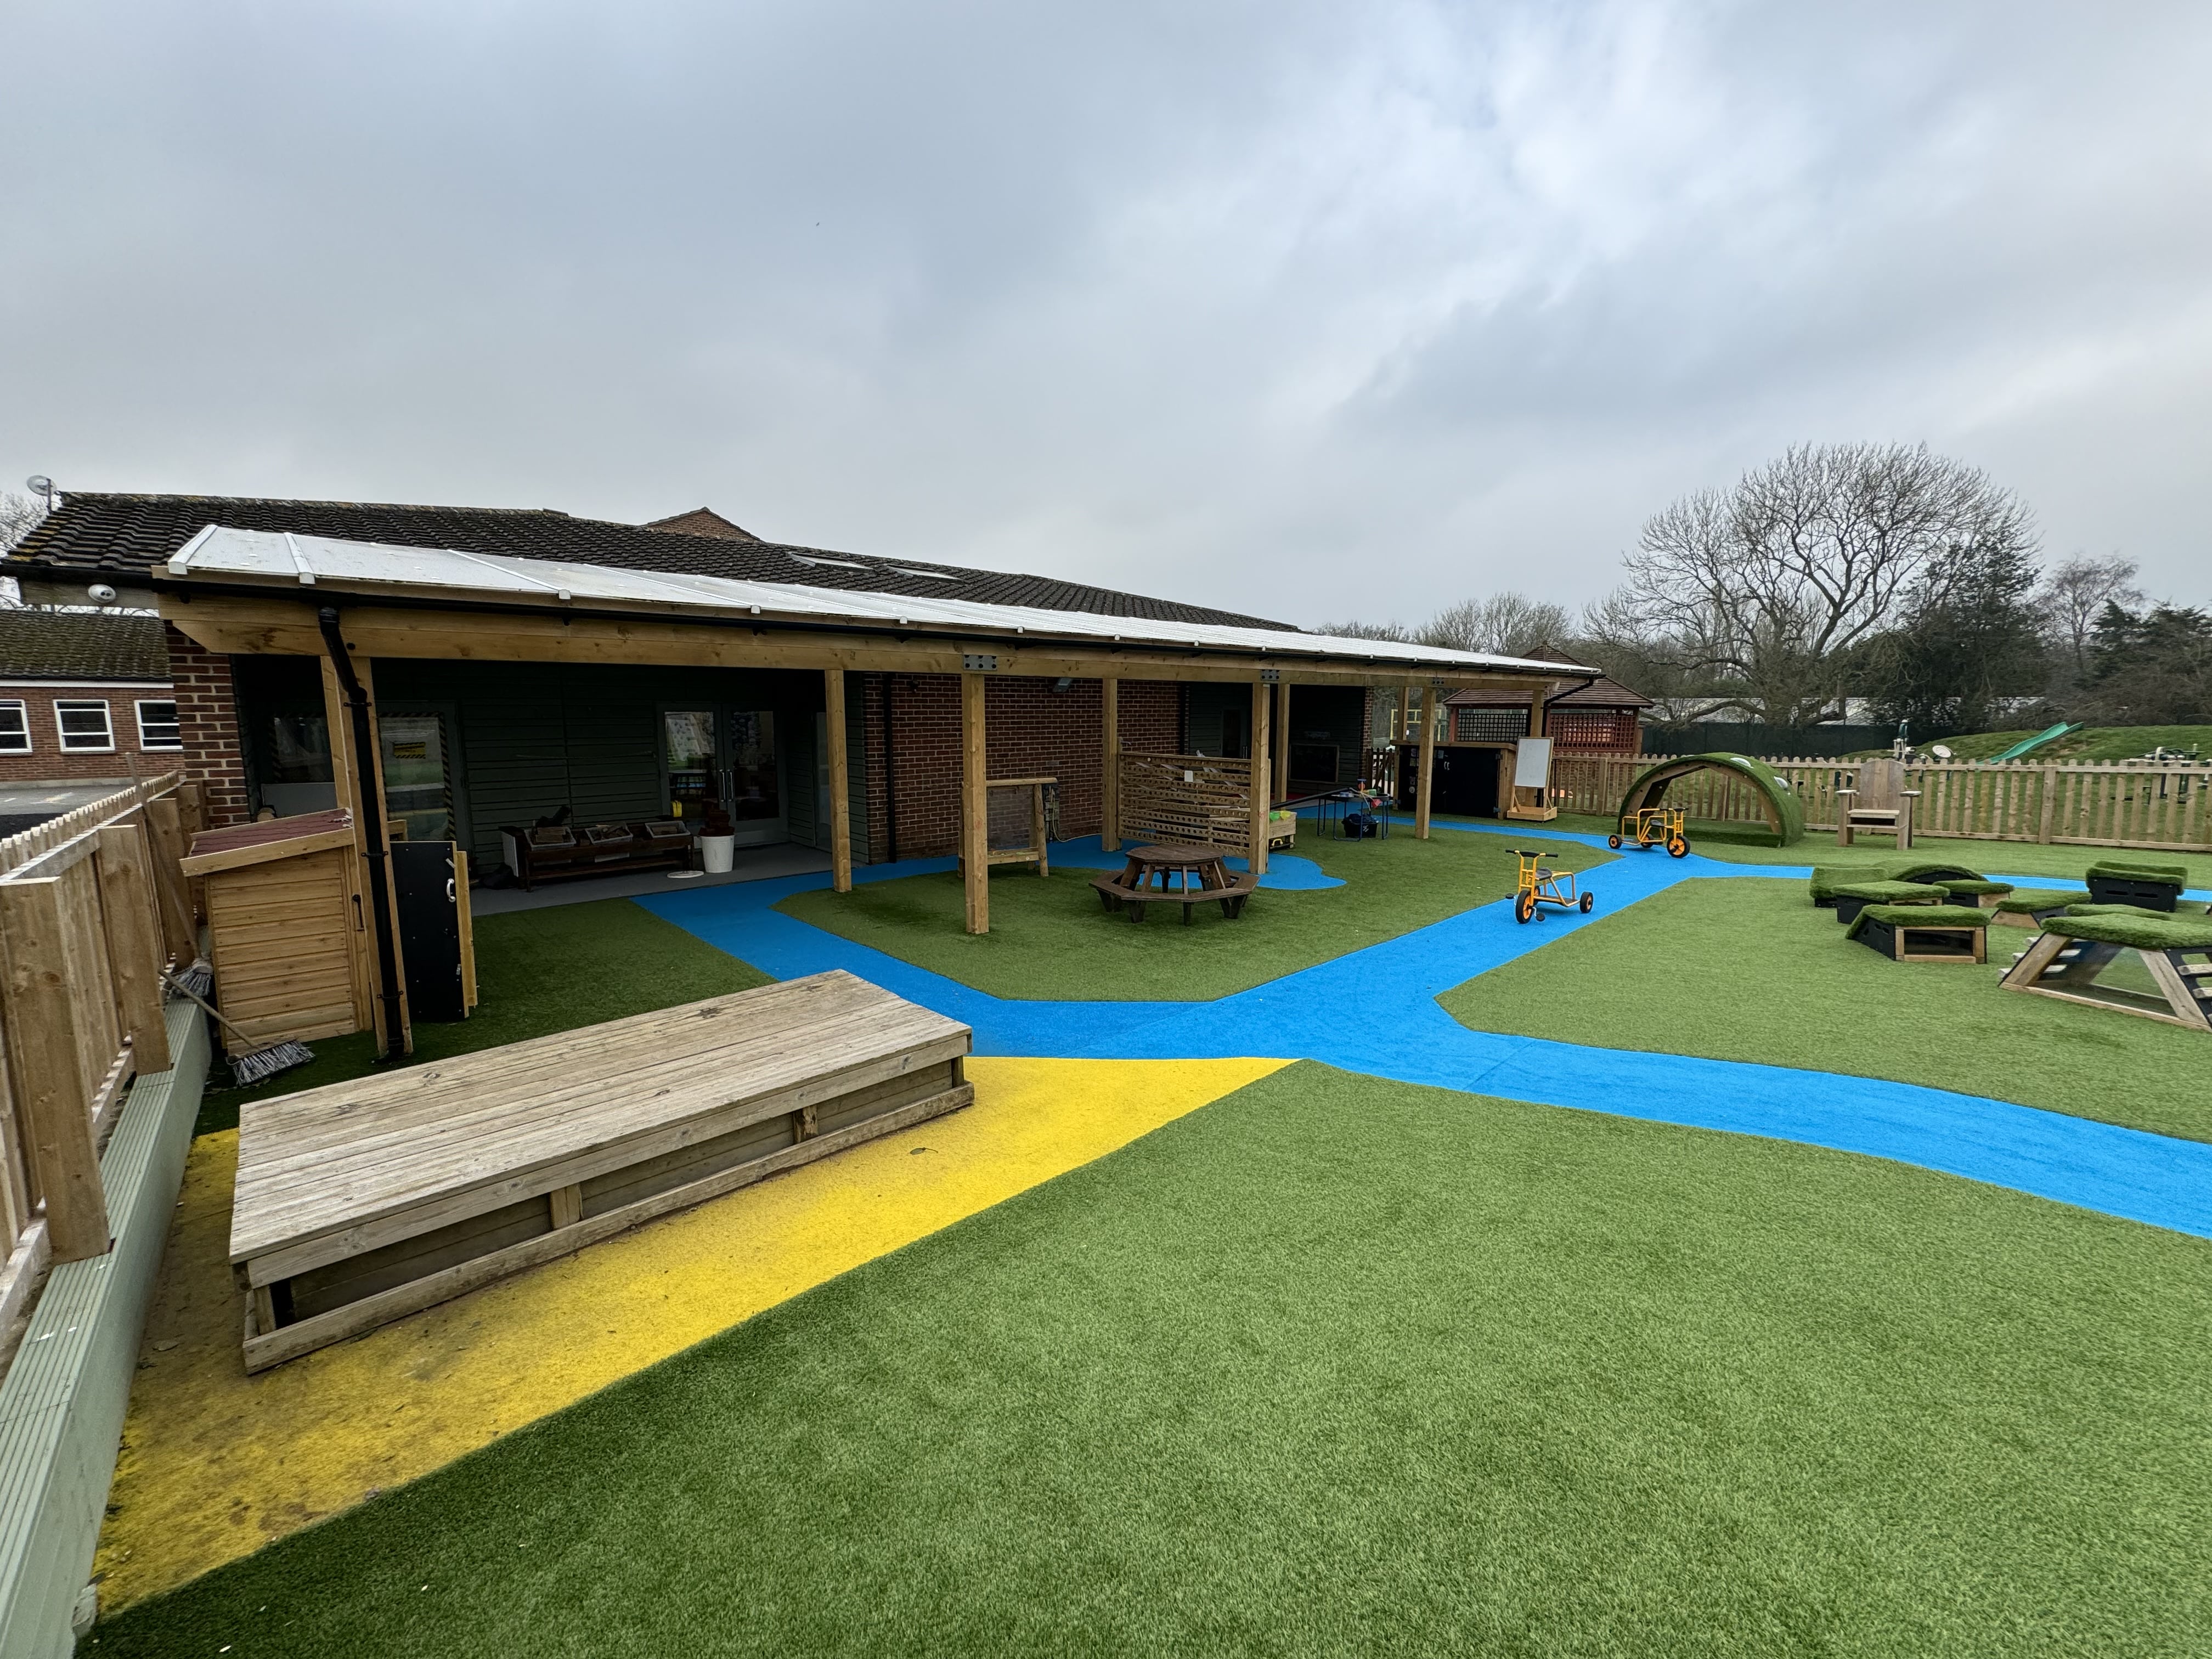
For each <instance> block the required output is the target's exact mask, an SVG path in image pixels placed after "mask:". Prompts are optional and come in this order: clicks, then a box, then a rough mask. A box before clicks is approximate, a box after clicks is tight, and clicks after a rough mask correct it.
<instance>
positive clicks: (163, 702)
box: [131, 697, 185, 755]
mask: <svg viewBox="0 0 2212 1659" xmlns="http://www.w3.org/2000/svg"><path fill="white" fill-rule="evenodd" d="M149 708H167V710H168V711H169V718H168V719H167V720H156V721H155V722H154V723H155V725H156V726H174V727H175V728H176V730H177V736H176V741H174V742H173V743H154V742H150V741H149V740H148V738H147V736H146V711H147V710H148V709H149ZM131 713H132V714H134V715H135V716H136V717H137V722H138V747H139V748H140V749H142V750H145V751H147V752H148V753H149V754H158V755H174V754H181V753H183V752H184V747H185V723H184V710H183V709H181V708H179V707H178V706H177V700H176V699H175V698H174V697H134V698H132V699H131Z"/></svg>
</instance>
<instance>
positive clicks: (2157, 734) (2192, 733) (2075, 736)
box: [1861, 726, 2212, 766]
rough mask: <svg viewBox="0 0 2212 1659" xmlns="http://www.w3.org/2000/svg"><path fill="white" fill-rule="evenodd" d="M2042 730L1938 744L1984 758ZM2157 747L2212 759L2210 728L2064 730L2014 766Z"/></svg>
mask: <svg viewBox="0 0 2212 1659" xmlns="http://www.w3.org/2000/svg"><path fill="white" fill-rule="evenodd" d="M2042 730H2044V727H2043V726H2036V727H2034V728H2033V730H2028V731H2019V732H1971V733H1969V734H1968V735H1966V736H1965V737H1962V738H1943V739H1942V744H1943V746H1944V747H1945V748H1946V749H1948V750H1950V751H1951V753H1952V755H1953V757H1954V758H1956V759H1959V760H1987V759H1989V757H1990V756H1992V755H2001V754H2002V753H2003V752H2004V751H2005V750H2008V749H2009V748H2011V747H2012V746H2013V744H2016V743H2018V742H2020V741H2021V739H2022V738H2032V737H2033V736H2034V735H2035V734H2036V732H2040V731H2042ZM1922 746H1923V749H1924V748H1925V747H1926V745H1925V744H1923V745H1922ZM2160 748H2163V749H2180V750H2189V749H2194V750H2197V754H2198V755H2199V756H2200V757H2202V756H2212V726H2084V727H2082V728H2081V730H2080V731H2079V732H2068V733H2067V734H2066V735H2065V736H2064V737H2063V738H2053V739H2051V742H2049V743H2046V744H2044V745H2043V747H2041V748H2040V749H2033V750H2029V751H2028V752H2027V754H2026V755H2023V756H2022V757H2021V765H2023V766H2035V765H2040V764H2041V763H2044V762H2045V761H2070V760H2106V761H2112V760H2134V759H2136V758H2137V757H2140V756H2143V755H2148V753H2150V751H2151V750H2154V749H2160ZM1861 753H1862V754H1863V756H1866V757H1875V758H1880V757H1886V756H1887V755H1888V754H1889V753H1890V751H1889V750H1887V749H1869V750H1862V751H1861Z"/></svg>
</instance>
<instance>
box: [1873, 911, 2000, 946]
mask: <svg viewBox="0 0 2212 1659" xmlns="http://www.w3.org/2000/svg"><path fill="white" fill-rule="evenodd" d="M1876 921H1878V922H1880V923H1881V925H1882V926H1883V927H1916V928H1917V927H1988V926H1989V925H1990V913H1989V912H1988V911H1986V910H1977V909H1975V908H1972V906H1970V905H1965V904H1869V905H1868V906H1867V908H1865V909H1863V910H1862V911H1860V912H1859V913H1858V915H1856V916H1853V917H1852V918H1851V926H1850V932H1849V933H1846V934H1844V938H1846V939H1857V937H1858V936H1859V933H1860V930H1861V929H1862V928H1863V927H1866V926H1867V924H1868V923H1869V922H1876Z"/></svg>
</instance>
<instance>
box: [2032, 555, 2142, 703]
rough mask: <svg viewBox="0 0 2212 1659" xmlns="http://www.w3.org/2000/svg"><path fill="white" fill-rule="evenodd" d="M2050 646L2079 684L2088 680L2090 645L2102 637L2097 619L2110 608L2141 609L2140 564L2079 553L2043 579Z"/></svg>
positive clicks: (2045, 616)
mask: <svg viewBox="0 0 2212 1659" xmlns="http://www.w3.org/2000/svg"><path fill="white" fill-rule="evenodd" d="M2037 597H2038V599H2039V600H2040V602H2041V604H2042V607H2043V615H2044V621H2045V628H2046V629H2048V631H2049V637H2050V640H2051V650H2052V651H2053V653H2056V654H2057V656H2059V657H2060V658H2062V659H2063V660H2064V663H2065V668H2066V672H2067V673H2068V674H2069V676H2070V677H2071V678H2072V681H2073V683H2074V684H2076V685H2078V684H2081V682H2082V681H2083V680H2085V679H2087V678H2088V674H2089V647H2090V646H2091V645H2092V644H2093V642H2094V641H2095V640H2096V637H2097V618H2098V617H2100V616H2102V615H2103V614H2104V611H2105V607H2106V605H2118V606H2119V607H2120V608H2121V609H2122V610H2123V611H2134V610H2137V609H2139V608H2141V606H2142V603H2143V594H2142V589H2141V588H2139V587H2137V586H2136V562H2135V561H2134V560H2133V559H2124V558H2122V557H2120V556H2118V554H2114V555H2113V556H2112V557H2110V558H2106V559H2092V558H2089V557H2087V556H2086V555H2082V554H2078V553H2077V554H2075V556H2073V557H2072V558H2070V559H2069V560H2067V561H2066V562H2065V563H2063V564H2062V565H2060V566H2059V567H2058V568H2057V569H2056V570H2054V571H2052V572H2051V574H2049V575H2047V576H2045V578H2044V579H2043V592H2041V593H2040V594H2039V595H2038V596H2037Z"/></svg>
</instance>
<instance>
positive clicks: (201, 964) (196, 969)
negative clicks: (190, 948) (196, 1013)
mask: <svg viewBox="0 0 2212 1659" xmlns="http://www.w3.org/2000/svg"><path fill="white" fill-rule="evenodd" d="M176 982H177V988H178V989H179V991H182V992H183V993H184V994H185V995H186V996H190V997H204V996H205V995H206V994H208V993H209V992H210V991H212V990H214V989H215V964H214V963H211V962H210V961H209V960H208V959H207V958H206V957H196V958H194V960H193V962H192V965H191V967H189V968H187V969H185V970H184V971H183V972H181V973H179V975H177V981H176Z"/></svg>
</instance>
